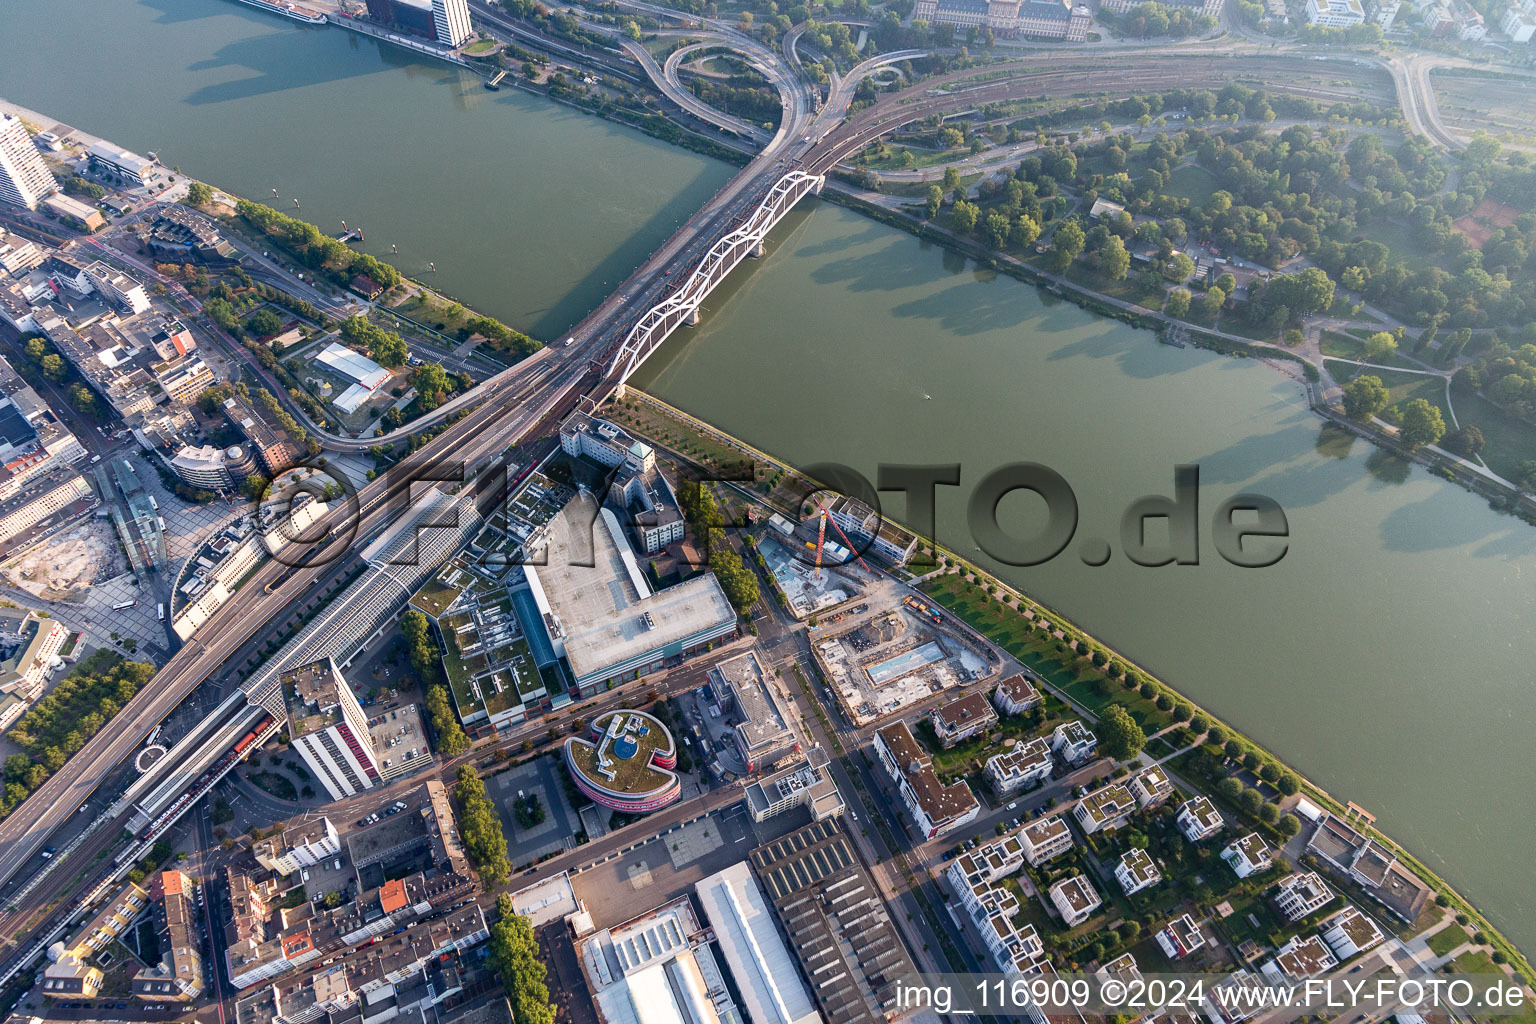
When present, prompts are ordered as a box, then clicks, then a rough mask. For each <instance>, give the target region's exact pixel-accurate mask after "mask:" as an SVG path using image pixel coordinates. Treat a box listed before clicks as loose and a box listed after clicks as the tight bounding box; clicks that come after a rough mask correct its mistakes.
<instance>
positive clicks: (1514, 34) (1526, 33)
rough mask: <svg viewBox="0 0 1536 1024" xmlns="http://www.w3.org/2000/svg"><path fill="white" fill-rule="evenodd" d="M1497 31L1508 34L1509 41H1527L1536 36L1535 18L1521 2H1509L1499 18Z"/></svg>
mask: <svg viewBox="0 0 1536 1024" xmlns="http://www.w3.org/2000/svg"><path fill="white" fill-rule="evenodd" d="M1499 31H1500V32H1503V33H1504V34H1505V35H1507V36H1509V39H1510V42H1514V43H1528V42H1530V41H1531V37H1532V36H1536V18H1533V17H1532V16H1531V12H1530V11H1529V10H1527V9H1526V7H1525V6H1523V5H1521V4H1511V5H1510V8H1509V10H1507V11H1505V12H1504V17H1503V18H1501V19H1500V20H1499Z"/></svg>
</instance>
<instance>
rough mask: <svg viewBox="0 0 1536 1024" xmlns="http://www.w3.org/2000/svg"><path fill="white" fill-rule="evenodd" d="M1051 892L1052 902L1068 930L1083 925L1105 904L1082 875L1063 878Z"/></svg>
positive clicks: (1052, 887)
mask: <svg viewBox="0 0 1536 1024" xmlns="http://www.w3.org/2000/svg"><path fill="white" fill-rule="evenodd" d="M1050 892H1051V902H1052V903H1054V904H1055V905H1056V910H1057V912H1058V913H1060V914H1061V919H1062V920H1063V921H1065V922H1066V923H1067V927H1068V928H1075V927H1077V926H1078V925H1080V924H1082V923H1083V922H1084V921H1086V920H1088V918H1090V917H1091V916H1093V912H1094V911H1095V910H1098V909H1099V907H1101V906H1103V904H1104V901H1103V900H1101V899H1099V894H1098V892H1097V891H1096V890H1095V889H1094V888H1093V886H1092V885H1091V884H1090V883H1089V882H1088V879H1087V878H1085V877H1083V876H1082V875H1073V876H1071V877H1070V878H1063V879H1062V880H1061V881H1059V882H1057V883H1056V884H1055V885H1053V886H1051V890H1050Z"/></svg>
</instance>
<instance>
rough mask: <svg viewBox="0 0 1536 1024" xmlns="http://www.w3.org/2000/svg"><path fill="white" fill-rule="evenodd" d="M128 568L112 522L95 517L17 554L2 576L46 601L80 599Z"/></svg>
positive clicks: (76, 600)
mask: <svg viewBox="0 0 1536 1024" xmlns="http://www.w3.org/2000/svg"><path fill="white" fill-rule="evenodd" d="M127 568H128V562H127V559H126V558H125V557H124V555H123V549H122V547H121V546H120V544H119V543H118V538H117V537H116V536H115V535H114V533H113V529H112V523H111V521H110V520H106V519H98V518H93V519H86V520H83V521H81V522H80V523H79V524H78V525H76V526H75V527H74V528H73V529H71V530H69V531H68V532H66V533H63V534H59V535H57V536H54V537H52V538H50V539H49V541H48V543H47V544H44V545H40V546H38V547H34V548H32V549H30V550H28V551H26V552H25V553H23V554H21V555H19V556H17V557H16V558H15V559H14V560H12V561H11V562H9V563H8V564H7V565H6V567H5V570H4V572H3V574H0V578H3V579H4V580H5V581H6V582H8V583H11V584H12V585H14V586H17V587H20V588H21V589H23V590H25V591H27V592H28V593H31V594H35V595H36V596H38V597H40V598H42V599H43V600H45V601H70V602H80V601H84V600H85V591H86V590H87V588H89V587H91V586H93V585H95V584H97V583H101V582H104V581H106V580H109V579H112V578H113V577H116V576H120V575H122V574H123V573H124V572H126V571H127Z"/></svg>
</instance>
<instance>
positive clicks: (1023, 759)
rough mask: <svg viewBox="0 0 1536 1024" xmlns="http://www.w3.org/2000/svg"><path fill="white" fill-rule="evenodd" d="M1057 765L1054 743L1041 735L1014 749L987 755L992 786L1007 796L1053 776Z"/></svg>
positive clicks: (987, 772) (988, 777)
mask: <svg viewBox="0 0 1536 1024" xmlns="http://www.w3.org/2000/svg"><path fill="white" fill-rule="evenodd" d="M1054 764H1055V762H1053V761H1052V760H1051V746H1050V744H1049V743H1047V742H1046V741H1045V739H1044V738H1043V737H1038V736H1037V737H1036V738H1034V739H1032V740H1030V741H1029V742H1028V743H1020V744H1019V745H1018V746H1016V747H1014V748H1013V749H1012V750H1006V751H1004V752H1003V753H1001V754H993V755H992V756H991V757H989V758H987V764H986V769H985V771H986V774H987V779H988V781H990V782H991V783H992V788H993V789H994V790H996V791H997V792H998V793H1000V794H1002V795H1004V796H1006V795H1007V794H1009V793H1016V792H1018V791H1019V790H1021V789H1023V788H1024V787H1026V786H1037V785H1039V784H1040V783H1042V782H1044V781H1045V780H1046V779H1049V778H1050V777H1051V769H1052V768H1053V767H1054Z"/></svg>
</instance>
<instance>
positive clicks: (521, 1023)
mask: <svg viewBox="0 0 1536 1024" xmlns="http://www.w3.org/2000/svg"><path fill="white" fill-rule="evenodd" d="M496 913H497V914H498V915H499V917H500V920H498V921H497V922H496V923H495V924H493V925H491V942H490V947H491V963H492V964H494V965H495V968H496V970H497V972H498V973H499V974H500V975H501V983H502V984H503V985H505V986H506V988H507V995H508V997H509V998H510V999H511V1002H512V1019H513V1020H514V1021H516V1024H555V1010H554V1007H552V1006H550V1004H549V986H548V985H546V984H545V982H544V979H545V977H546V976H547V974H548V969H547V968H546V967H545V966H544V960H543V958H542V957H540V955H539V941H538V939H537V938H535V937H534V934H533V926H532V925H530V924H529V923H528V919H527V918H526V917H523V916H522V915H521V914H519V913H518V912H517V910H516V908H515V907H513V905H512V897H511V896H508V895H507V894H506V893H501V894H500V895H498V896H497V897H496Z"/></svg>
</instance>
